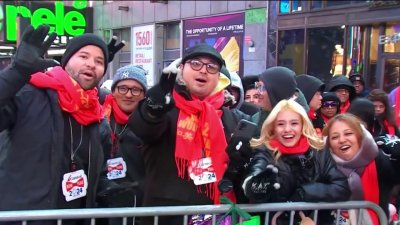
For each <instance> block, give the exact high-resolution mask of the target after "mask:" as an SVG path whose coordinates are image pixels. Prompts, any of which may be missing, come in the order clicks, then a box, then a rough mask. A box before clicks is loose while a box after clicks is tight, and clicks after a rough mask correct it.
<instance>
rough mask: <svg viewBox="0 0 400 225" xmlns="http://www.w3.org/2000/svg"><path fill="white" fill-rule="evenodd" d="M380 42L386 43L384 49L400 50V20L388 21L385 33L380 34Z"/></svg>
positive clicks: (387, 50)
mask: <svg viewBox="0 0 400 225" xmlns="http://www.w3.org/2000/svg"><path fill="white" fill-rule="evenodd" d="M379 41H380V43H384V51H385V52H390V53H395V52H396V53H399V52H400V22H389V23H386V27H385V35H382V36H380V40H379Z"/></svg>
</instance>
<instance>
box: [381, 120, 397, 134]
mask: <svg viewBox="0 0 400 225" xmlns="http://www.w3.org/2000/svg"><path fill="white" fill-rule="evenodd" d="M383 124H384V125H385V127H386V130H387V131H388V134H390V135H395V131H394V126H392V125H391V124H390V123H389V122H388V121H387V120H384V121H383Z"/></svg>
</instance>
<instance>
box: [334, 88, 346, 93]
mask: <svg viewBox="0 0 400 225" xmlns="http://www.w3.org/2000/svg"><path fill="white" fill-rule="evenodd" d="M335 92H336V93H339V94H341V93H345V94H348V93H349V90H347V89H344V88H339V89H336V91H335Z"/></svg>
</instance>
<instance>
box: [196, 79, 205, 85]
mask: <svg viewBox="0 0 400 225" xmlns="http://www.w3.org/2000/svg"><path fill="white" fill-rule="evenodd" d="M195 80H196V81H197V82H200V83H203V84H205V83H206V82H207V80H206V79H203V78H196V79H195Z"/></svg>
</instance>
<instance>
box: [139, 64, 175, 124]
mask: <svg viewBox="0 0 400 225" xmlns="http://www.w3.org/2000/svg"><path fill="white" fill-rule="evenodd" d="M180 61H181V60H180V59H177V60H175V61H174V62H172V63H171V64H170V65H169V66H168V67H167V68H165V69H163V72H162V74H161V78H160V81H159V82H158V84H156V85H154V86H153V87H152V88H150V89H149V90H148V91H147V93H146V101H145V106H146V109H147V111H148V112H149V114H150V115H151V116H153V117H161V116H162V115H163V114H165V113H166V112H168V111H169V110H171V109H172V107H173V105H174V103H173V99H172V90H173V88H174V85H175V80H176V77H177V75H178V73H179V71H180V70H179V69H178V67H177V66H178V65H179V64H180Z"/></svg>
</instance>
